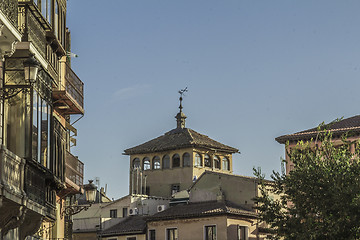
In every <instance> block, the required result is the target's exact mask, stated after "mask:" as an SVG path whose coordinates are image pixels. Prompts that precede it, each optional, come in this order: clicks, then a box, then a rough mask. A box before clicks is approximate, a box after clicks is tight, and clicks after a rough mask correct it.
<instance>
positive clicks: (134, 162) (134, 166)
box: [133, 158, 140, 169]
mask: <svg viewBox="0 0 360 240" xmlns="http://www.w3.org/2000/svg"><path fill="white" fill-rule="evenodd" d="M136 168H140V159H139V158H134V160H133V169H136Z"/></svg>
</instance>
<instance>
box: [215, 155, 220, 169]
mask: <svg viewBox="0 0 360 240" xmlns="http://www.w3.org/2000/svg"><path fill="white" fill-rule="evenodd" d="M214 167H215V168H216V169H220V159H219V158H218V157H217V156H214Z"/></svg>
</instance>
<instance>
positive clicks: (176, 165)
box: [172, 154, 180, 168]
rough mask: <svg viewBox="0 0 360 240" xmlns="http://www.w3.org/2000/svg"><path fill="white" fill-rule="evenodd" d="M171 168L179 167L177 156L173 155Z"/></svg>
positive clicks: (178, 157)
mask: <svg viewBox="0 0 360 240" xmlns="http://www.w3.org/2000/svg"><path fill="white" fill-rule="evenodd" d="M172 167H173V168H175V167H180V156H179V154H174V156H173V157H172Z"/></svg>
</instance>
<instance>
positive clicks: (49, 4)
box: [44, 0, 52, 24]
mask: <svg viewBox="0 0 360 240" xmlns="http://www.w3.org/2000/svg"><path fill="white" fill-rule="evenodd" d="M44 1H45V0H44ZM46 9H47V11H46V20H47V21H48V23H50V24H52V21H51V18H52V0H47V1H46Z"/></svg>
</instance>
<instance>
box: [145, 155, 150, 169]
mask: <svg viewBox="0 0 360 240" xmlns="http://www.w3.org/2000/svg"><path fill="white" fill-rule="evenodd" d="M143 163H144V166H143V169H144V170H150V169H151V165H150V159H149V158H148V157H146V158H144V159H143Z"/></svg>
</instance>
